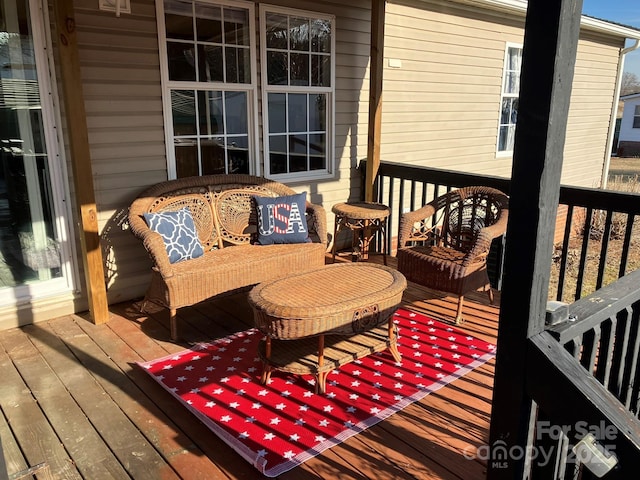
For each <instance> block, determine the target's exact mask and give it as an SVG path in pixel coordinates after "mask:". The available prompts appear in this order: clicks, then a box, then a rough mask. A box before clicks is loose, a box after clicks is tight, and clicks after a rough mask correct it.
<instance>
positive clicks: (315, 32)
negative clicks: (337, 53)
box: [311, 19, 331, 53]
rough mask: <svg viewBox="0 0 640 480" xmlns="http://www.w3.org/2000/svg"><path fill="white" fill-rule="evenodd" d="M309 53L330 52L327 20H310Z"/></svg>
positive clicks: (329, 33)
mask: <svg viewBox="0 0 640 480" xmlns="http://www.w3.org/2000/svg"><path fill="white" fill-rule="evenodd" d="M311 51H312V52H323V53H329V52H330V51H331V22H329V21H328V20H319V19H316V20H311Z"/></svg>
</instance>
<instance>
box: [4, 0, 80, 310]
mask: <svg viewBox="0 0 640 480" xmlns="http://www.w3.org/2000/svg"><path fill="white" fill-rule="evenodd" d="M34 8H35V10H36V11H35V14H36V15H33V13H34V12H33V9H34ZM39 14H40V10H39V8H38V7H37V4H36V3H35V2H34V4H33V5H30V4H29V0H0V63H1V68H0V305H1V304H6V303H8V302H9V301H12V300H13V301H15V300H16V299H20V298H26V297H37V296H38V295H40V294H45V293H51V289H54V290H58V289H60V288H65V287H67V286H68V282H67V281H65V279H64V277H66V276H68V272H66V268H68V265H67V266H66V267H65V260H64V259H65V258H68V256H67V255H65V251H67V250H68V247H67V246H66V245H65V239H66V238H65V237H66V234H65V233H64V232H66V227H65V222H64V218H65V217H66V214H65V213H64V211H63V210H60V209H59V208H58V206H59V205H61V204H62V202H61V200H62V198H61V197H62V194H61V193H60V192H62V191H63V189H61V187H60V182H59V181H57V179H59V178H62V175H61V172H60V167H61V165H60V163H59V155H58V152H57V148H58V147H57V145H58V142H57V139H56V137H55V134H54V133H53V132H55V129H54V125H53V124H54V123H55V121H54V118H55V116H54V115H53V109H52V108H51V105H50V104H48V103H46V102H43V98H44V99H46V100H47V102H48V101H49V97H50V95H49V94H50V89H49V81H48V80H49V79H48V74H47V71H48V70H47V67H46V57H44V53H43V52H44V51H45V49H44V44H43V43H44V42H43V39H44V35H41V34H39V33H41V31H40V30H38V29H34V25H37V26H39V28H41V26H42V20H40V19H39ZM34 17H36V18H38V22H34V21H33V20H34Z"/></svg>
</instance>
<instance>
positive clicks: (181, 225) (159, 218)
mask: <svg viewBox="0 0 640 480" xmlns="http://www.w3.org/2000/svg"><path fill="white" fill-rule="evenodd" d="M144 219H145V221H146V222H147V225H149V228H150V229H151V230H153V231H154V232H157V233H159V234H160V236H162V240H164V246H165V248H166V249H167V255H169V262H170V263H176V262H181V261H182V260H188V259H190V258H198V257H201V256H202V255H204V249H203V248H202V244H201V243H200V239H199V238H198V233H197V232H196V226H195V223H194V222H193V216H192V215H191V210H189V208H188V207H185V208H182V209H180V210H177V211H175V212H160V213H145V214H144Z"/></svg>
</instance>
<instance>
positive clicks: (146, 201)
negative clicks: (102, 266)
mask: <svg viewBox="0 0 640 480" xmlns="http://www.w3.org/2000/svg"><path fill="white" fill-rule="evenodd" d="M295 193H296V192H295V191H294V190H293V189H291V188H289V187H287V186H286V185H283V184H281V183H278V182H273V181H270V180H267V179H265V178H262V177H256V176H252V175H208V176H201V177H187V178H183V179H179V180H170V181H167V182H162V183H159V184H156V185H154V186H153V187H150V188H149V189H147V190H146V191H144V192H143V193H142V194H141V195H140V196H139V197H138V198H137V199H136V200H135V201H134V202H133V203H132V205H131V209H130V215H129V217H130V223H131V228H132V229H133V230H134V231H135V230H136V227H137V228H140V229H146V228H147V227H146V222H145V221H144V219H143V215H144V214H145V213H149V212H161V211H176V210H180V209H181V208H184V207H189V209H190V210H191V214H192V216H193V219H194V223H195V225H196V230H197V231H198V236H199V238H200V242H201V243H202V245H203V248H204V249H205V251H207V250H211V249H212V248H224V247H225V246H228V245H242V244H246V243H249V242H251V239H252V236H253V235H255V233H256V228H257V227H256V224H257V222H256V215H255V212H254V208H253V205H252V200H251V199H252V197H253V196H254V195H259V196H265V197H277V196H282V195H293V194H295ZM307 203H308V202H307ZM140 222H142V223H140ZM138 223H140V224H139V225H137V224H138ZM312 227H313V225H310V226H309V228H310V229H311V228H312Z"/></svg>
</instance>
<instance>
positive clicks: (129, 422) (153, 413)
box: [0, 259, 499, 480]
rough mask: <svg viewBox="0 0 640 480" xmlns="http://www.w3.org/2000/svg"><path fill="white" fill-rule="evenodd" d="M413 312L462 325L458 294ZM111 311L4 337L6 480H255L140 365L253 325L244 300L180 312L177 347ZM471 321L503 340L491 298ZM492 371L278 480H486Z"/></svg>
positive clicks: (423, 298)
mask: <svg viewBox="0 0 640 480" xmlns="http://www.w3.org/2000/svg"><path fill="white" fill-rule="evenodd" d="M393 260H394V259H391V260H390V263H391V262H393ZM498 301H499V298H498ZM404 304H405V306H406V307H407V308H409V309H412V310H415V311H419V312H423V313H426V314H428V315H430V316H432V317H433V318H442V317H443V316H451V315H454V314H455V299H454V298H453V297H448V296H443V294H441V293H438V292H433V291H427V290H424V289H421V288H418V287H417V286H415V285H410V286H409V288H408V289H407V291H406V292H405V295H404ZM111 313H112V318H111V320H110V321H109V322H108V323H107V324H103V325H93V324H92V323H91V322H90V321H88V320H86V319H85V318H83V316H81V315H73V316H67V317H62V318H57V319H55V320H51V321H48V322H44V323H38V324H36V325H31V326H28V327H24V328H21V329H12V330H6V331H3V332H0V372H1V379H0V408H1V411H2V415H0V438H1V439H2V448H3V450H4V456H5V460H6V464H7V471H8V473H9V475H12V474H14V473H15V472H21V471H24V470H26V469H28V468H29V467H37V466H38V465H40V464H46V466H45V467H44V468H41V469H39V470H38V471H37V473H36V478H39V479H40V478H52V479H60V478H69V479H75V478H84V479H89V480H94V479H108V478H114V479H126V478H133V479H136V480H138V479H150V480H158V479H178V478H181V479H189V480H193V479H207V480H209V479H256V478H260V477H261V476H260V474H259V473H258V471H257V470H255V469H254V468H253V467H252V466H251V465H249V463H247V462H246V461H245V460H243V459H242V458H241V457H240V456H239V455H238V454H236V453H235V452H234V451H233V450H232V449H231V448H230V447H228V446H227V445H226V444H225V443H224V442H222V441H221V440H220V439H219V438H218V437H217V436H216V435H214V434H213V433H212V432H211V431H209V430H208V429H207V428H206V427H205V426H204V425H203V424H202V423H200V422H199V421H198V420H197V419H196V418H195V417H194V416H193V415H191V414H190V413H188V412H187V411H186V409H184V408H183V407H182V406H181V405H180V404H179V403H178V402H177V401H176V400H174V399H173V398H172V397H171V396H170V395H169V394H168V393H166V392H165V391H164V390H163V389H162V388H161V387H160V386H159V385H157V384H156V383H155V382H154V381H153V380H152V379H151V378H150V377H149V376H148V375H147V374H146V373H144V372H142V371H141V370H140V369H139V368H138V367H137V366H136V365H134V363H135V362H136V361H146V360H152V359H154V358H157V357H160V356H164V355H167V353H171V352H176V351H179V350H182V349H184V348H185V347H188V346H189V345H190V344H191V343H192V342H197V341H207V340H210V339H212V338H218V337H222V336H226V335H228V334H229V333H232V332H236V331H241V330H244V329H246V328H248V327H250V326H252V312H251V309H250V307H249V306H248V304H247V302H246V294H237V295H233V296H227V297H224V298H220V299H217V300H215V301H211V302H207V303H205V304H201V305H198V306H196V307H193V308H187V309H183V310H182V311H181V312H180V316H181V318H182V321H181V323H180V325H181V328H182V334H183V337H184V339H185V340H184V341H183V342H182V343H181V344H175V343H172V342H170V341H169V330H168V315H166V312H159V313H157V314H153V315H150V316H142V315H140V314H139V313H137V310H136V304H135V303H126V304H120V305H114V306H112V307H111ZM464 314H465V317H466V322H465V324H464V325H463V326H462V328H463V330H465V331H467V332H469V333H470V334H471V335H474V336H476V337H479V338H483V339H486V340H487V341H490V342H495V338H496V333H497V323H498V307H494V306H490V305H488V300H487V295H485V294H480V293H478V294H472V295H469V296H468V297H467V301H466V302H465V309H464ZM493 373H494V362H493V361H491V362H488V363H487V364H485V365H483V366H482V367H480V368H478V369H476V370H474V371H473V372H471V373H469V374H467V375H465V376H464V377H463V378H460V379H458V380H456V381H455V382H453V383H452V384H450V385H448V386H446V387H444V388H442V389H441V390H439V391H437V392H435V393H432V394H431V395H428V396H427V397H425V398H424V399H423V400H422V401H420V402H417V403H415V404H413V405H411V406H409V407H407V408H405V409H404V410H402V411H401V412H399V413H396V414H395V415H393V416H391V417H390V418H388V419H387V420H385V421H383V422H380V423H379V424H377V425H375V426H374V427H372V428H369V429H368V430H366V431H364V432H363V433H360V434H358V435H356V436H354V437H352V438H350V439H349V440H347V441H345V442H344V443H342V444H340V445H337V446H335V447H333V448H331V449H329V450H327V451H325V452H324V453H322V454H320V455H319V456H317V457H315V458H313V459H311V460H309V461H307V462H306V463H304V464H303V465H301V466H299V467H296V468H294V469H293V470H291V471H289V472H287V473H285V474H283V475H281V476H279V477H278V478H281V479H295V480H299V479H307V478H316V479H328V478H345V479H346V478H358V479H376V480H381V479H421V480H422V479H444V480H453V479H464V480H476V479H484V478H485V465H484V462H481V461H479V460H468V459H466V458H465V456H464V455H463V452H464V451H465V449H467V451H472V450H473V449H474V448H475V447H479V446H482V445H485V444H486V443H487V439H488V428H489V416H490V410H491V395H492V385H493ZM2 478H3V477H2V472H0V479H2ZM29 478H31V477H29Z"/></svg>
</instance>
